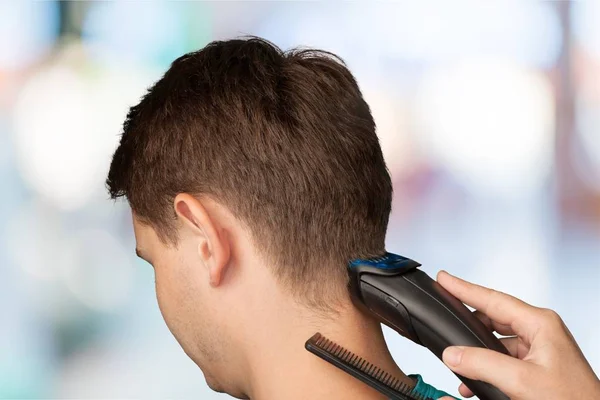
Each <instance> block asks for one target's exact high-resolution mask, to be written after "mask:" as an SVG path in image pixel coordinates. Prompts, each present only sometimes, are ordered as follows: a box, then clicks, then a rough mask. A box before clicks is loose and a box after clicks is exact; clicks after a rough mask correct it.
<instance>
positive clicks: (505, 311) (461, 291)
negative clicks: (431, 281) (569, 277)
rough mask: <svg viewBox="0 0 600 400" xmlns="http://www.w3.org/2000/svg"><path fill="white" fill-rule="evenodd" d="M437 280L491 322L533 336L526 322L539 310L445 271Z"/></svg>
mask: <svg viewBox="0 0 600 400" xmlns="http://www.w3.org/2000/svg"><path fill="white" fill-rule="evenodd" d="M437 280H438V282H439V284H440V285H442V286H443V287H444V288H445V289H446V290H447V291H449V292H450V293H451V294H452V295H454V296H455V297H457V298H458V299H459V300H461V301H462V302H463V303H465V304H467V305H469V306H471V307H473V308H475V309H477V310H479V311H480V312H481V313H483V314H485V315H487V316H488V317H489V318H490V319H491V320H493V321H496V322H497V323H498V324H500V325H505V326H510V327H511V328H512V330H513V331H514V333H515V334H517V335H519V336H522V337H530V336H531V333H530V332H527V327H528V324H526V322H528V321H529V320H531V318H533V317H535V315H536V310H537V308H535V307H533V306H531V305H529V304H527V303H525V302H523V301H521V300H519V299H517V298H515V297H512V296H510V295H507V294H505V293H502V292H498V291H496V290H492V289H488V288H486V287H483V286H479V285H475V284H473V283H470V282H467V281H465V280H463V279H460V278H457V277H455V276H452V275H450V274H449V273H447V272H445V271H440V273H439V274H438V276H437ZM529 325H531V324H529Z"/></svg>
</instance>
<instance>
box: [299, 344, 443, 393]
mask: <svg viewBox="0 0 600 400" xmlns="http://www.w3.org/2000/svg"><path fill="white" fill-rule="evenodd" d="M304 347H305V348H306V350H308V351H310V352H311V353H313V354H314V355H316V356H318V357H320V358H322V359H323V360H325V361H327V362H329V363H331V364H333V365H335V366H336V367H338V368H340V369H341V370H343V371H344V372H346V373H348V374H350V375H352V376H353V377H355V378H357V379H359V380H361V381H363V382H364V383H366V384H367V385H369V386H371V387H372V388H374V389H377V390H378V391H379V392H381V393H383V394H385V395H386V396H388V397H389V398H390V400H433V399H431V398H430V397H423V396H421V395H420V394H418V393H414V392H413V388H412V387H411V386H409V385H407V384H406V383H404V382H402V381H400V380H399V379H397V378H394V377H393V376H392V375H390V374H388V373H387V372H385V371H383V370H382V369H380V368H377V367H376V366H375V365H373V364H371V363H370V362H367V361H366V360H364V359H363V358H361V357H359V356H357V355H356V354H354V353H352V352H351V351H349V350H346V349H345V348H343V347H342V346H340V345H338V344H335V343H334V342H332V341H331V340H329V339H327V338H326V337H325V336H323V335H321V334H320V333H315V334H314V335H313V337H311V338H310V339H308V340H307V341H306V343H305V345H304Z"/></svg>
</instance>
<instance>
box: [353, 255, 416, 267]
mask: <svg viewBox="0 0 600 400" xmlns="http://www.w3.org/2000/svg"><path fill="white" fill-rule="evenodd" d="M349 264H350V267H353V268H356V267H359V266H365V265H367V266H369V267H375V268H381V269H397V268H402V267H414V266H415V261H414V260H411V259H410V258H406V257H402V256H400V255H398V254H394V253H388V252H386V253H385V254H384V255H383V256H381V257H374V258H365V259H362V258H357V259H355V260H352V261H350V263H349ZM417 265H418V264H417Z"/></svg>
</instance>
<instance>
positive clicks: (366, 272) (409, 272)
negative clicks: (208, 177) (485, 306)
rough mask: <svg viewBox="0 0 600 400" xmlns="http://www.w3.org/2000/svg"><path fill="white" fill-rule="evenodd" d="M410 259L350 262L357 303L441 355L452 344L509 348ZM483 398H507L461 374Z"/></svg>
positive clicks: (387, 256) (394, 257)
mask: <svg viewBox="0 0 600 400" xmlns="http://www.w3.org/2000/svg"><path fill="white" fill-rule="evenodd" d="M419 266H420V264H419V263H417V262H416V261H413V260H411V259H408V258H405V257H402V256H399V255H396V254H392V253H386V254H385V255H384V256H383V257H380V258H372V259H366V260H353V261H351V262H350V263H349V264H348V273H349V275H350V292H351V295H352V299H353V301H354V302H355V304H356V305H357V306H359V307H361V308H362V309H366V310H368V312H369V313H370V314H371V315H374V316H375V317H376V318H377V319H378V320H379V321H380V322H382V323H384V324H385V325H387V326H389V327H390V328H392V329H394V330H395V331H397V332H398V333H400V334H401V335H403V336H405V337H407V338H409V339H410V340H412V341H413V342H415V343H418V344H420V345H422V346H425V347H427V348H428V349H429V350H430V351H431V352H432V353H434V354H435V355H436V356H437V357H438V358H439V359H440V360H441V359H442V353H443V351H444V349H446V347H448V346H455V345H459V346H474V347H483V348H488V349H491V350H494V351H498V352H501V353H504V354H508V351H507V350H506V348H505V347H504V345H503V344H502V343H501V342H500V341H499V340H498V338H496V336H494V334H493V333H492V332H490V331H489V330H488V329H487V328H486V327H485V325H483V323H482V322H481V321H479V319H477V318H476V317H475V316H474V315H472V313H471V311H469V309H467V307H466V306H465V305H464V304H463V303H462V302H460V301H459V300H458V299H456V298H455V297H454V296H452V295H451V294H450V293H448V291H446V290H445V289H444V288H443V287H442V286H441V285H440V284H438V283H437V282H436V281H435V280H433V279H431V278H430V277H429V276H428V275H427V274H426V273H425V272H423V271H421V270H419V269H418V268H417V267H419ZM457 376H458V377H459V379H460V380H461V381H463V382H464V383H465V384H466V385H467V386H468V387H469V389H471V390H472V391H473V393H474V394H475V395H476V396H478V397H479V398H480V399H482V400H507V399H508V396H506V395H505V394H504V393H502V392H501V391H500V390H498V389H497V388H496V387H494V386H492V385H490V384H488V383H486V382H481V381H474V380H471V379H468V378H465V377H462V376H460V375H457Z"/></svg>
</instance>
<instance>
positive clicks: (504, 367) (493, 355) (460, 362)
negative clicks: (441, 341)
mask: <svg viewBox="0 0 600 400" xmlns="http://www.w3.org/2000/svg"><path fill="white" fill-rule="evenodd" d="M443 360H444V363H445V364H446V365H447V366H448V367H449V368H450V369H451V370H452V371H454V372H456V373H457V374H459V375H462V376H465V377H467V378H471V379H476V380H481V381H485V382H489V383H491V384H492V385H494V386H496V387H497V388H498V389H500V390H501V391H503V392H504V393H506V394H507V395H509V396H510V395H511V394H512V390H513V389H514V388H515V387H516V388H519V387H522V386H523V385H524V384H525V385H526V384H527V382H529V383H531V381H532V380H533V379H536V377H535V376H534V375H535V371H536V368H537V367H536V366H534V365H533V364H529V363H526V362H523V361H521V360H518V359H515V358H513V357H510V356H507V355H505V354H501V353H498V352H495V351H492V350H488V349H482V348H477V347H462V346H453V347H448V348H447V349H446V350H445V351H444V354H443ZM461 394H462V392H461Z"/></svg>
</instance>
